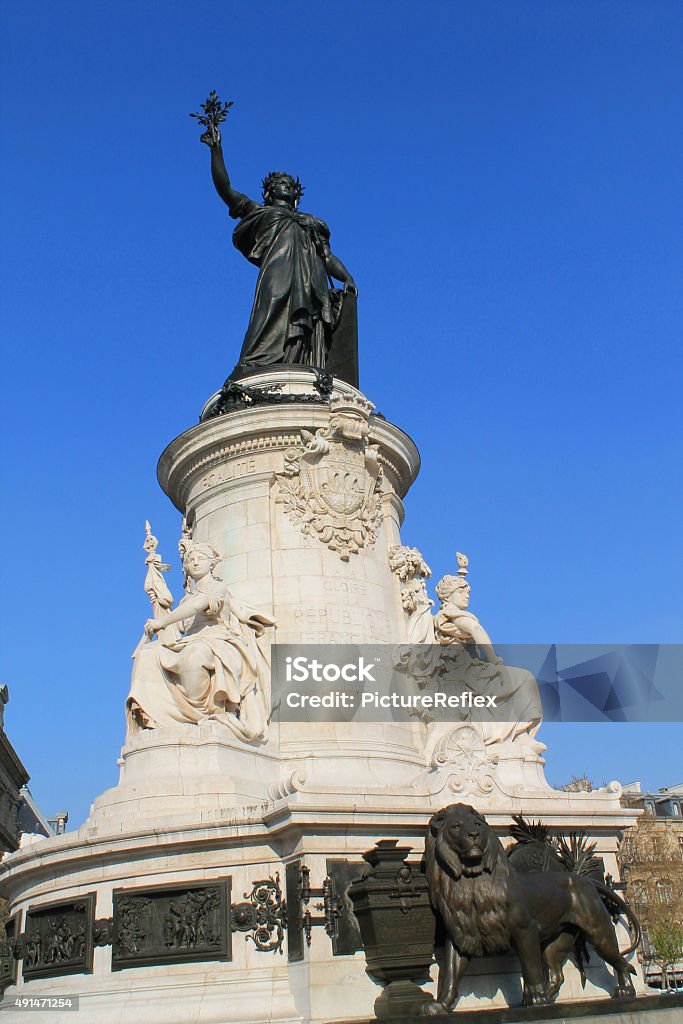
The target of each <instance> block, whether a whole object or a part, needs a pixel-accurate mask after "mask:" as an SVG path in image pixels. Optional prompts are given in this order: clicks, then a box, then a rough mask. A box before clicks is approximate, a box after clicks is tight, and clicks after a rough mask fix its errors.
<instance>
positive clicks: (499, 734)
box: [434, 553, 545, 754]
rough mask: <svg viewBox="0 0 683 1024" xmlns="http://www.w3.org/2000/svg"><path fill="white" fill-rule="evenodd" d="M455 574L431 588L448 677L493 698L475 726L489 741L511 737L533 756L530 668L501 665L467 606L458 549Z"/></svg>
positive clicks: (536, 714)
mask: <svg viewBox="0 0 683 1024" xmlns="http://www.w3.org/2000/svg"><path fill="white" fill-rule="evenodd" d="M458 562H459V570H458V575H457V576H444V577H443V579H441V580H440V581H439V583H438V584H437V587H436V593H437V597H438V598H439V601H440V604H441V607H440V608H439V611H438V612H437V613H436V615H435V616H434V638H435V640H436V642H437V644H440V645H442V646H443V647H447V648H448V647H453V651H454V654H453V658H452V659H451V660H452V666H451V668H450V669H449V670H448V672H447V674H446V676H445V677H444V678H445V679H447V678H448V676H449V675H451V676H452V677H454V678H457V680H458V682H462V681H464V682H465V683H466V685H467V686H468V687H470V688H471V689H472V691H473V692H475V693H481V694H490V695H494V696H495V697H496V710H495V712H494V713H492V714H491V715H490V716H489V715H486V716H485V717H483V720H482V721H480V723H479V725H480V727H481V729H482V732H483V737H484V740H485V742H486V743H487V744H489V743H505V742H509V741H515V742H517V743H519V744H520V745H521V746H525V747H527V749H528V750H529V751H530V752H531V753H534V754H538V753H540V752H541V751H542V750H545V745H544V744H542V743H539V742H538V741H537V740H536V739H535V736H536V733H537V732H538V729H539V728H540V725H541V721H542V717H543V708H542V705H541V698H540V694H539V691H538V684H537V683H536V680H535V679H534V677H533V675H532V674H531V672H529V671H527V670H526V669H522V668H513V667H511V666H509V665H504V664H503V662H502V660H501V658H499V657H498V656H497V655H496V652H495V650H494V648H493V644H492V642H491V638H490V636H489V635H488V633H487V632H486V630H485V629H484V627H483V626H482V624H481V623H480V621H479V619H478V618H477V616H476V615H474V614H473V613H472V612H471V611H469V610H468V606H469V603H470V585H469V583H468V582H467V579H466V576H467V565H468V561H467V558H466V557H465V555H461V554H460V553H458Z"/></svg>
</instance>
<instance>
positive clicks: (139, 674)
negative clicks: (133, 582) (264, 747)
mask: <svg viewBox="0 0 683 1024" xmlns="http://www.w3.org/2000/svg"><path fill="white" fill-rule="evenodd" d="M147 525H148V526H149V524H147ZM156 547H157V542H156V539H155V538H154V537H152V535H151V530H149V528H148V530H147V538H146V541H145V550H147V551H148V552H149V553H148V557H147V559H146V561H147V567H148V570H147V578H146V580H145V590H146V592H147V593H148V595H149V597H150V599H151V601H152V606H153V608H154V613H155V617H154V618H151V619H149V620H148V621H147V622H146V623H145V635H144V637H143V640H142V641H141V642H140V644H138V647H137V649H136V651H135V653H134V655H133V659H134V660H133V674H132V679H131V689H130V694H129V696H128V699H127V701H126V719H127V724H128V731H129V733H134V732H138V731H139V730H141V729H159V728H164V727H167V726H174V725H178V724H179V723H192V724H199V723H201V722H206V721H208V720H212V721H218V722H221V723H222V724H223V725H225V726H227V727H228V728H229V729H230V730H231V731H232V732H233V733H234V734H235V736H237V737H238V738H239V739H241V740H243V741H245V742H247V743H260V742H263V741H264V740H265V739H266V738H267V733H268V716H269V714H270V664H269V660H268V657H267V652H266V649H265V647H264V645H263V641H262V637H263V634H264V631H265V629H266V627H268V626H274V625H275V620H274V619H272V618H271V617H270V616H269V615H266V614H263V613H260V612H259V613H254V612H251V611H250V610H248V609H247V608H245V607H243V606H242V605H241V604H240V602H239V601H237V600H236V598H235V597H234V595H233V594H231V593H230V591H229V590H228V587H227V586H226V584H225V583H224V582H223V581H222V580H221V579H219V578H218V577H217V576H216V575H215V574H214V570H215V568H216V565H217V564H218V562H219V561H220V556H219V554H218V553H217V552H216V551H215V550H214V549H213V548H212V547H210V545H208V544H198V543H195V542H193V541H192V539H191V537H190V536H189V533H188V531H187V530H186V529H185V530H184V531H183V537H182V539H181V541H180V544H179V547H180V550H181V553H182V559H183V569H184V571H185V575H186V579H187V581H188V583H187V585H186V590H187V593H186V595H185V597H184V598H183V599H182V601H181V602H180V604H179V605H178V607H177V608H176V609H175V610H174V611H171V610H170V608H171V605H172V604H173V597H172V595H171V593H170V591H169V590H168V588H167V587H166V584H165V582H164V580H163V577H162V576H161V573H162V572H163V571H165V569H166V568H167V567H166V566H164V565H163V563H162V562H161V559H160V556H159V555H157V554H156ZM155 635H156V636H157V639H156V640H153V638H154V636H155Z"/></svg>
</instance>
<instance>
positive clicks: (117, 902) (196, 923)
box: [111, 878, 231, 971]
mask: <svg viewBox="0 0 683 1024" xmlns="http://www.w3.org/2000/svg"><path fill="white" fill-rule="evenodd" d="M230 959H231V942H230V878H225V879H222V880H220V881H213V882H194V883H192V885H190V886H188V885H183V886H179V885H177V884H176V885H160V886H156V887H155V888H150V889H115V890H114V927H113V948H112V958H111V967H112V970H113V971H120V970H121V969H122V968H125V967H148V966H151V965H155V964H176V963H188V962H194V961H200V960H202V961H203V960H230Z"/></svg>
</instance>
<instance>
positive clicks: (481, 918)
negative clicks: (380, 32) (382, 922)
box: [425, 804, 510, 957]
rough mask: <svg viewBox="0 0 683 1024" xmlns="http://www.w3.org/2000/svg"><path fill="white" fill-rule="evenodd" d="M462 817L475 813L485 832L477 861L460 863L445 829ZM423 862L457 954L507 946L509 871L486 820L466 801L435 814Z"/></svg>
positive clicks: (495, 950)
mask: <svg viewBox="0 0 683 1024" xmlns="http://www.w3.org/2000/svg"><path fill="white" fill-rule="evenodd" d="M463 815H476V817H477V820H478V822H479V823H480V824H481V823H482V822H483V826H482V835H483V836H485V839H486V841H485V848H484V852H483V857H482V860H481V865H479V866H477V868H476V870H475V869H472V868H471V867H468V866H467V865H466V864H464V863H463V861H462V860H461V858H460V856H459V855H458V853H457V851H456V850H455V849H454V848H453V846H452V844H451V843H450V842H449V840H448V833H447V830H446V829H445V828H444V827H443V826H444V825H446V824H447V823H448V821H449V819H450V820H453V821H455V820H457V817H462V816H463ZM425 860H426V871H427V884H428V886H429V895H430V899H431V901H432V904H433V906H434V909H435V910H436V911H437V913H438V914H439V915H440V917H441V919H442V921H443V924H444V927H445V928H446V931H447V933H448V936H449V938H450V939H451V940H452V942H453V945H454V946H455V948H456V949H457V951H458V952H459V953H461V954H462V955H464V956H468V957H474V956H483V955H484V954H486V953H498V954H502V953H506V952H507V951H508V950H509V949H510V932H509V928H508V921H507V888H508V881H509V878H510V869H509V866H508V863H507V858H506V857H505V853H504V851H503V847H502V846H501V844H500V841H499V839H498V837H497V836H496V834H495V833H494V832H493V830H492V829H491V827H490V826H489V825H488V823H487V822H485V821H483V819H482V818H480V817H479V815H477V813H476V811H475V810H474V808H472V807H470V806H469V805H467V804H451V805H450V806H449V807H446V808H445V809H444V810H442V811H439V812H438V814H435V815H434V816H433V817H432V819H431V821H430V823H429V828H428V830H427V841H426V846H425Z"/></svg>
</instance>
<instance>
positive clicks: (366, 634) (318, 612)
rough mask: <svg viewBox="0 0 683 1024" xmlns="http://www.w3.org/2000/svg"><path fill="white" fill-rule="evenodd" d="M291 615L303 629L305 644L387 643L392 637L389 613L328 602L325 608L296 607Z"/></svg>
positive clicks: (294, 621) (299, 627)
mask: <svg viewBox="0 0 683 1024" xmlns="http://www.w3.org/2000/svg"><path fill="white" fill-rule="evenodd" d="M361 585H364V584H361ZM358 596H360V594H359V595H358ZM290 614H291V616H292V620H293V623H294V625H295V626H296V627H297V629H300V630H302V631H303V632H302V634H301V642H302V643H306V644H331V643H355V644H359V643H377V644H384V643H389V641H390V637H391V632H390V623H389V617H388V616H387V614H386V612H380V611H377V612H375V611H370V610H368V609H364V608H354V607H352V606H349V605H338V604H328V605H325V606H324V607H323V608H314V607H301V606H299V607H296V606H295V607H293V608H291V609H290Z"/></svg>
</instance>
